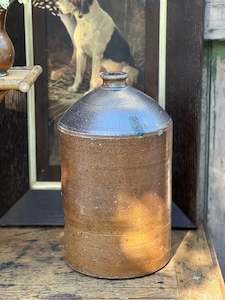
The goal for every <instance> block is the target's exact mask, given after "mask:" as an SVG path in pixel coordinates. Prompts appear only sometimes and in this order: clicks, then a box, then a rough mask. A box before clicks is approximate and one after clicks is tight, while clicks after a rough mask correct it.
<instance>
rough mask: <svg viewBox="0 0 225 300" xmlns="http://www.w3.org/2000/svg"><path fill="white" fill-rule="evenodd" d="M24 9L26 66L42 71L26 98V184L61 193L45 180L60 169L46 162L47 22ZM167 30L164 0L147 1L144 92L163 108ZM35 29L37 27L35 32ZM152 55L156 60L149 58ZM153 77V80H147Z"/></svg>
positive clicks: (29, 7)
mask: <svg viewBox="0 0 225 300" xmlns="http://www.w3.org/2000/svg"><path fill="white" fill-rule="evenodd" d="M150 6H151V9H149V8H150ZM24 8H25V10H24V15H25V29H26V30H25V40H26V58H27V63H28V65H32V64H40V65H42V66H43V69H44V70H43V74H42V76H41V78H40V79H39V81H38V83H37V84H36V86H35V88H34V89H32V90H31V91H30V92H29V95H28V136H29V138H28V140H29V143H28V144H29V174H30V175H29V182H30V186H31V188H32V189H53V190H55V189H56V190H60V189H61V184H60V181H56V180H48V178H52V177H59V168H58V167H55V166H49V163H48V107H47V101H48V92H47V91H48V86H47V83H48V65H47V56H46V55H43V49H46V45H47V41H46V38H47V32H46V25H45V24H46V19H45V15H44V14H42V15H38V16H37V13H38V11H37V10H35V9H32V5H31V2H28V3H27V4H25V6H24ZM156 16H157V18H158V19H159V20H160V22H159V23H158V30H157V31H155V30H153V29H152V27H151V26H149V25H150V24H149V22H148V20H149V19H151V18H156ZM40 17H41V18H42V19H41V20H40ZM166 27H167V0H160V1H155V2H154V1H152V0H146V25H145V30H146V41H145V44H146V50H145V59H146V66H145V82H144V85H145V87H144V90H145V92H146V93H148V94H149V95H150V96H152V97H154V98H155V99H157V100H158V101H159V103H160V105H161V106H162V107H165V88H166V39H167V36H166ZM35 28H38V30H36V32H35ZM37 32H38V34H37ZM150 37H152V38H150ZM155 43H156V44H157V47H154V49H153V47H151V48H152V50H151V51H149V45H152V44H155ZM32 45H33V47H32ZM153 52H154V53H153ZM154 56H155V58H156V59H152V58H153V57H154ZM147 62H149V63H147ZM150 62H151V68H150V69H149V66H150ZM153 76H154V77H155V80H150V78H151V79H152V78H153ZM149 82H153V83H154V89H153V88H152V89H151V88H149ZM36 99H38V101H36ZM40 116H41V119H40ZM37 124H38V126H39V129H38V130H37Z"/></svg>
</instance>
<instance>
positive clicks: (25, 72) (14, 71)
mask: <svg viewBox="0 0 225 300" xmlns="http://www.w3.org/2000/svg"><path fill="white" fill-rule="evenodd" d="M41 72H42V67H41V66H34V67H12V68H11V69H9V70H8V74H7V76H4V77H1V78H0V90H1V91H3V90H4V91H5V90H18V91H20V92H22V93H26V92H28V91H29V89H30V88H31V86H32V85H33V84H34V82H35V81H36V79H37V78H38V77H39V75H40V74H41Z"/></svg>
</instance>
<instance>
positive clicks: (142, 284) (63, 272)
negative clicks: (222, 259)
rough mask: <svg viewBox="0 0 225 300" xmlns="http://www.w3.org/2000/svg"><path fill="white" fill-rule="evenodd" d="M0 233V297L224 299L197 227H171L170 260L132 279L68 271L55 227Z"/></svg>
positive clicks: (60, 233)
mask: <svg viewBox="0 0 225 300" xmlns="http://www.w3.org/2000/svg"><path fill="white" fill-rule="evenodd" d="M0 236H1V238H0V299H1V300H8V299H10V300H11V299H13V300H17V299H32V300H33V299H50V300H67V299H68V300H84V299H85V300H86V299H96V300H97V299H98V300H100V299H121V300H125V299H126V300H128V299H136V300H137V299H142V300H143V299H145V300H147V299H151V300H153V299H154V300H156V299H158V300H159V299H164V300H165V299H170V300H172V299H173V300H177V299H182V300H212V299H213V300H222V299H225V297H224V284H223V282H222V277H221V274H220V270H219V267H218V265H217V263H216V261H215V259H214V258H213V257H212V254H211V249H210V246H209V244H208V242H207V239H206V236H205V234H204V231H203V230H202V229H200V230H198V231H174V232H173V242H172V246H173V253H174V256H173V258H172V259H171V261H170V263H169V264H168V265H167V266H166V267H165V268H164V269H162V270H161V271H159V272H157V273H155V274H154V275H151V276H146V277H143V278H139V279H132V280H101V279H94V278H90V277H87V276H84V275H80V274H79V273H76V272H74V271H72V270H71V269H70V268H69V267H68V266H67V265H66V264H65V262H64V258H63V236H64V235H63V230H62V229H59V228H55V229H48V228H46V229H44V228H39V229H38V228H36V229H34V228H26V229H22V228H20V229H16V228H11V229H9V228H4V229H3V228H2V229H0ZM212 251H213V250H212Z"/></svg>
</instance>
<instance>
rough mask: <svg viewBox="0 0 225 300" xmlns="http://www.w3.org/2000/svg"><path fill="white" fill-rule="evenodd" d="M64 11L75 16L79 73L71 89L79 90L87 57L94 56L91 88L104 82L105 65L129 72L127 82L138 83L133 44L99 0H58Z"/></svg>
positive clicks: (107, 69)
mask: <svg viewBox="0 0 225 300" xmlns="http://www.w3.org/2000/svg"><path fill="white" fill-rule="evenodd" d="M58 5H59V9H60V10H61V11H62V13H63V14H72V15H74V17H75V19H76V24H77V25H76V29H75V31H74V38H73V39H74V40H73V44H74V45H76V74H75V81H74V83H73V85H72V86H71V87H70V88H69V90H70V91H71V92H77V91H78V89H79V86H80V84H81V83H82V80H83V75H84V72H85V70H86V61H87V57H88V56H89V57H90V58H91V59H92V71H91V82H90V89H91V90H92V89H95V88H97V87H98V86H99V85H100V84H101V80H100V78H99V73H100V71H101V70H102V69H104V70H105V71H110V72H117V71H124V72H127V73H128V75H129V76H128V84H130V85H134V84H136V83H137V79H138V74H139V71H138V69H137V68H136V67H135V63H134V59H133V57H132V55H131V51H130V47H129V45H128V43H127V41H126V40H125V39H124V38H123V36H122V34H121V32H120V30H119V28H118V27H117V26H116V24H115V23H114V21H113V19H112V17H111V16H110V15H109V14H108V13H107V12H105V11H104V10H103V9H102V8H101V6H100V5H99V3H98V1H97V0H59V1H58Z"/></svg>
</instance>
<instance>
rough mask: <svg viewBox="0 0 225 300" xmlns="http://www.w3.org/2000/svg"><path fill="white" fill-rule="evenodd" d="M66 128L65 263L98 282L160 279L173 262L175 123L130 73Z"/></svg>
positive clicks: (91, 98)
mask: <svg viewBox="0 0 225 300" xmlns="http://www.w3.org/2000/svg"><path fill="white" fill-rule="evenodd" d="M102 78H103V82H104V83H103V86H102V87H101V88H99V89H97V90H95V91H93V92H91V93H89V94H87V95H86V96H84V97H83V98H82V99H80V100H79V101H78V102H77V103H75V104H74V105H72V107H71V108H70V109H69V110H67V112H66V113H65V114H64V116H63V117H62V119H61V120H60V121H59V124H58V129H59V132H60V144H61V162H62V196H63V206H64V214H65V259H66V261H67V263H68V264H69V265H70V266H71V267H72V268H73V269H75V270H77V271H79V272H81V273H84V274H87V275H91V276H94V277H99V278H111V279H112V278H132V277H138V276H143V275H146V274H149V273H153V272H155V271H157V270H159V269H161V268H162V267H163V266H165V265H166V264H167V262H168V261H169V259H170V239H171V158H172V120H171V118H170V117H169V116H168V114H167V113H166V112H165V111H164V110H163V109H162V108H161V107H160V106H159V105H158V104H157V103H156V102H155V101H154V100H153V99H152V98H150V97H149V96H147V95H145V94H144V93H142V92H141V91H139V90H137V89H135V88H133V87H130V86H127V85H126V78H127V74H126V73H103V74H102Z"/></svg>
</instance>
